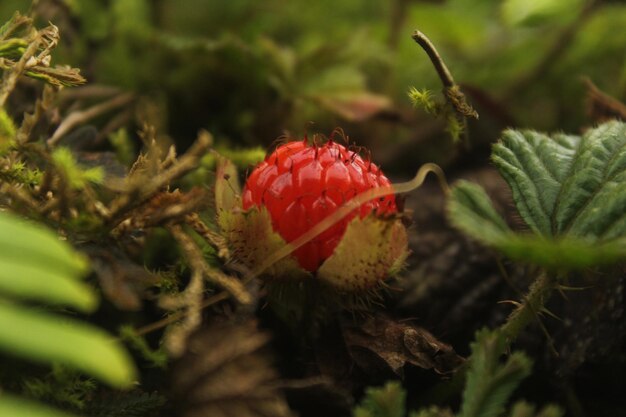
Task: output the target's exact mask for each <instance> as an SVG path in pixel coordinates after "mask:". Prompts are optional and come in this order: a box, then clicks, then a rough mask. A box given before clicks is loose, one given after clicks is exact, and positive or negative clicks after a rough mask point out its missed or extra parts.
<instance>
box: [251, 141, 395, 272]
mask: <svg viewBox="0 0 626 417" xmlns="http://www.w3.org/2000/svg"><path fill="white" fill-rule="evenodd" d="M388 185H390V182H389V180H388V179H387V177H385V175H384V174H383V173H382V171H381V170H380V168H378V166H376V165H375V164H374V163H372V162H370V161H366V160H363V158H361V156H359V154H357V153H356V152H355V151H352V150H349V149H346V148H345V147H344V146H342V145H340V144H338V143H335V142H333V141H329V142H327V143H325V144H324V145H321V146H317V145H308V144H307V142H306V140H304V141H299V142H289V143H286V144H283V145H281V146H279V147H278V148H277V149H276V150H275V151H274V152H273V153H272V154H271V155H270V156H269V157H267V158H266V159H265V161H263V162H261V163H260V164H259V165H258V166H257V167H256V168H255V169H254V171H252V173H251V174H250V176H249V177H248V180H247V182H246V185H245V187H244V191H243V198H242V199H243V208H244V209H245V210H248V209H250V208H251V207H253V206H258V207H262V206H264V207H266V208H267V210H268V212H269V214H270V216H271V219H272V226H273V228H274V231H276V232H278V233H279V234H280V235H281V236H282V238H283V239H285V241H286V242H292V241H293V240H294V239H297V238H298V237H300V235H302V234H303V233H305V232H306V231H308V230H309V229H311V228H312V227H313V226H314V225H315V224H317V223H318V222H320V221H321V220H322V219H324V218H325V217H326V216H328V215H329V214H331V213H333V212H334V211H335V210H336V209H337V208H338V207H339V206H341V205H342V204H343V203H344V202H346V201H348V200H350V199H351V198H352V197H354V196H355V195H357V194H359V193H361V192H363V191H365V190H368V189H370V188H375V187H382V186H388ZM372 211H373V212H374V213H375V214H377V215H381V216H382V215H386V214H391V213H395V212H396V211H397V208H396V203H395V198H394V196H393V195H389V196H386V197H381V198H379V199H376V200H372V201H370V202H367V203H365V204H363V205H362V206H361V207H360V208H359V209H355V210H354V212H352V213H351V214H349V215H348V216H346V217H345V218H343V219H342V220H341V221H339V222H338V223H336V224H335V225H334V226H332V227H331V228H329V229H328V230H326V231H325V232H323V233H322V234H320V235H319V236H317V237H316V238H315V239H313V240H311V241H310V242H308V243H307V244H306V245H304V246H302V247H301V248H299V249H298V250H296V251H295V252H294V256H295V257H296V259H297V260H298V262H299V263H300V266H301V267H303V268H304V269H306V270H308V271H311V272H315V271H316V270H317V269H318V268H319V266H320V265H321V264H322V262H324V260H326V259H327V258H328V257H330V256H331V255H332V254H333V251H334V250H335V247H336V246H337V244H338V243H339V241H340V240H341V237H342V236H343V234H344V232H345V230H346V227H347V225H348V223H349V222H350V220H352V219H353V218H354V217H355V216H356V215H357V214H359V216H360V217H361V218H364V217H365V216H367V215H368V214H370V213H371V212H372Z"/></svg>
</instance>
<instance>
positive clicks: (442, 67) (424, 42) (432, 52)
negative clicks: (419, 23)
mask: <svg viewBox="0 0 626 417" xmlns="http://www.w3.org/2000/svg"><path fill="white" fill-rule="evenodd" d="M411 37H412V38H413V40H414V41H415V42H417V43H418V44H419V46H421V47H422V49H423V50H424V52H426V54H427V55H428V57H429V58H430V61H431V62H432V63H433V66H434V67H435V70H437V74H438V75H439V79H440V80H441V83H442V84H443V87H444V88H452V87H454V86H455V85H456V83H455V82H454V78H452V74H451V73H450V70H449V69H448V67H447V66H446V63H445V62H444V61H443V59H442V58H441V56H440V55H439V52H437V48H435V45H433V43H432V42H431V41H430V39H428V37H426V35H424V34H423V33H422V32H420V31H419V30H416V31H415V32H413V35H412V36H411Z"/></svg>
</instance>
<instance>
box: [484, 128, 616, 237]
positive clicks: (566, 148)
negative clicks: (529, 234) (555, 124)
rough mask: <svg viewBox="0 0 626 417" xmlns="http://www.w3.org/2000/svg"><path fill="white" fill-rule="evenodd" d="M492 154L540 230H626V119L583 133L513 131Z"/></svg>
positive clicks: (583, 233) (597, 233)
mask: <svg viewBox="0 0 626 417" xmlns="http://www.w3.org/2000/svg"><path fill="white" fill-rule="evenodd" d="M492 158H493V161H494V163H495V164H496V166H497V167H498V169H499V170H500V172H501V174H502V176H503V177H504V179H505V180H506V181H507V182H508V183H509V186H510V187H511V190H512V191H513V198H514V200H515V204H516V207H517V208H518V210H519V212H520V214H521V215H522V217H523V218H524V220H525V221H526V223H528V225H529V226H530V227H531V228H532V229H533V231H535V232H536V233H539V234H542V235H544V236H553V237H559V236H560V237H563V236H568V237H581V238H585V239H587V240H589V241H596V240H600V239H613V238H617V237H623V236H624V235H626V210H624V207H626V124H624V123H621V122H618V121H614V122H608V123H605V124H603V125H601V126H599V127H597V128H595V129H592V130H590V131H588V132H587V133H586V134H585V135H584V136H583V137H582V138H577V137H574V136H566V135H556V136H554V137H553V138H550V137H548V136H546V135H543V134H540V133H537V132H530V131H525V132H517V131H507V132H505V133H504V136H503V138H502V141H501V142H500V143H498V144H496V145H495V146H494V147H493V155H492Z"/></svg>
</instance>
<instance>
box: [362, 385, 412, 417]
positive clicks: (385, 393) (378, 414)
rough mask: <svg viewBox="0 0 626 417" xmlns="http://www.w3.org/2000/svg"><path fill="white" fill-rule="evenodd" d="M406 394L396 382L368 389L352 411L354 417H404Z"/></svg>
mask: <svg viewBox="0 0 626 417" xmlns="http://www.w3.org/2000/svg"><path fill="white" fill-rule="evenodd" d="M405 400H406V392H404V390H403V389H402V386H401V385H400V384H399V383H398V382H395V381H394V382H388V383H387V384H386V385H385V386H382V387H378V388H368V389H367V391H366V392H365V398H363V401H362V402H361V404H359V406H357V407H356V408H355V409H354V411H353V414H352V415H353V416H354V417H404V413H405V409H404V402H405Z"/></svg>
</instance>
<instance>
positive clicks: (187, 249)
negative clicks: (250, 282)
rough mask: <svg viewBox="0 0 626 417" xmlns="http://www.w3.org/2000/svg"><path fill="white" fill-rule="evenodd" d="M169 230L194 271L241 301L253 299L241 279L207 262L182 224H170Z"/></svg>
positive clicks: (245, 302)
mask: <svg viewBox="0 0 626 417" xmlns="http://www.w3.org/2000/svg"><path fill="white" fill-rule="evenodd" d="M168 230H169V232H170V233H171V234H172V236H173V237H174V239H176V241H177V242H178V244H179V245H180V247H181V249H182V250H183V252H184V254H185V257H186V258H187V260H188V261H189V266H190V267H191V269H192V270H193V271H197V272H199V273H200V274H201V276H203V277H204V278H206V279H207V280H208V281H210V282H212V283H214V284H217V285H219V286H220V287H222V288H224V289H225V290H226V291H228V292H229V293H230V294H231V295H232V296H233V297H234V298H235V299H236V300H237V301H239V302H240V303H242V304H248V303H250V302H251V301H252V297H251V296H250V294H249V293H248V291H246V289H245V287H244V286H243V284H242V283H241V282H240V281H239V280H237V279H236V278H234V277H230V276H228V275H226V274H224V273H222V272H221V271H218V270H216V269H215V268H212V267H211V266H209V264H207V263H206V261H205V260H204V256H203V255H202V250H201V249H200V248H199V247H198V245H197V244H196V242H194V241H193V239H192V238H191V236H189V235H188V234H187V233H185V232H184V231H183V229H182V227H181V226H179V225H175V226H168Z"/></svg>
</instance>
